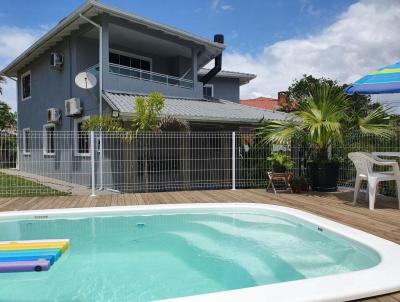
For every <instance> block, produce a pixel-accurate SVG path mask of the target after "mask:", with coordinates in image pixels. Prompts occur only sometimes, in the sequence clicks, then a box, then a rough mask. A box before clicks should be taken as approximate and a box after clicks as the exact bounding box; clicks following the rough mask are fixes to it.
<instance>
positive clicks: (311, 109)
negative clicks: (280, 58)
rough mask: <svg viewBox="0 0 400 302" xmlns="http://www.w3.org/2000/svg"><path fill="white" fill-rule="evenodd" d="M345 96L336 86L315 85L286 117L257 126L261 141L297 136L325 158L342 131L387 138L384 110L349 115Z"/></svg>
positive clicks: (283, 140)
mask: <svg viewBox="0 0 400 302" xmlns="http://www.w3.org/2000/svg"><path fill="white" fill-rule="evenodd" d="M348 107H349V101H348V99H347V96H346V95H345V94H344V93H343V92H342V91H341V90H340V89H337V88H336V87H331V86H329V85H317V86H314V87H313V89H312V90H311V91H310V94H309V96H308V97H307V98H306V100H305V102H301V104H300V105H299V108H298V109H297V110H296V111H293V112H291V113H290V116H291V117H290V118H289V119H287V120H283V121H264V122H262V123H261V125H260V127H259V128H258V130H259V134H260V135H261V136H262V140H263V142H264V143H273V144H286V143H289V142H290V141H291V140H292V139H293V138H301V139H302V140H303V141H304V142H307V143H309V144H311V145H312V147H313V149H314V150H315V154H314V155H315V157H314V158H315V159H316V160H322V161H323V160H327V159H328V149H329V147H330V146H331V145H332V144H333V143H337V142H339V143H341V142H343V138H344V137H345V135H346V134H348V133H350V132H354V131H359V132H361V133H363V134H369V135H374V136H378V137H382V138H389V137H390V136H391V135H392V134H393V130H392V128H391V127H390V126H389V121H390V115H389V113H388V109H387V108H384V107H382V106H379V107H378V108H376V109H375V110H373V111H372V112H370V113H369V114H368V115H367V116H365V117H360V116H349V115H348V114H347V111H348V110H347V109H348Z"/></svg>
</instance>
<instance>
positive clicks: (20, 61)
mask: <svg viewBox="0 0 400 302" xmlns="http://www.w3.org/2000/svg"><path fill="white" fill-rule="evenodd" d="M101 13H106V14H109V15H111V16H114V17H118V18H122V19H125V20H127V21H130V22H133V23H137V24H141V25H144V26H145V27H147V28H150V29H153V30H156V31H158V32H162V33H165V34H167V35H170V36H174V37H179V38H180V39H182V40H186V41H190V42H192V43H195V44H197V45H202V46H205V47H206V50H207V51H208V52H207V54H205V55H204V58H203V60H204V62H203V63H202V64H203V65H204V64H206V63H208V61H210V60H211V59H212V58H214V57H215V56H217V55H218V54H220V53H221V52H222V51H223V49H224V48H225V45H223V44H220V43H216V42H213V41H211V40H208V39H204V38H201V37H198V36H196V35H193V34H191V33H188V32H186V31H182V30H179V29H176V28H174V27H171V26H168V25H164V24H161V23H157V22H154V21H151V20H148V19H145V18H143V17H140V16H137V15H134V14H131V13H127V12H124V11H122V10H119V9H116V8H113V7H111V6H108V5H104V4H102V3H99V2H98V1H95V0H87V1H85V3H84V4H83V5H81V6H80V7H79V8H78V9H76V10H75V11H73V12H72V13H71V14H70V15H68V16H67V17H65V18H64V19H62V20H61V21H60V22H59V23H58V24H57V25H56V26H55V27H54V28H53V29H51V30H50V31H49V32H47V33H46V34H45V35H44V36H42V37H41V38H40V39H39V40H38V41H36V42H35V43H34V44H33V45H32V46H30V47H29V48H28V49H27V50H25V51H24V52H23V53H22V54H21V55H19V56H18V57H17V58H16V59H15V60H13V61H12V62H11V63H10V64H9V65H8V66H7V67H5V68H4V69H3V70H2V71H0V74H4V75H6V76H9V77H15V76H17V72H18V70H20V69H22V68H23V67H24V66H26V65H27V64H29V63H30V62H31V61H32V60H34V59H35V58H37V57H39V56H40V55H41V54H43V53H44V52H46V51H47V50H49V49H50V48H51V47H53V46H54V45H56V44H57V43H58V42H60V41H62V40H63V38H64V37H66V36H68V35H70V34H71V32H72V31H74V30H77V29H79V27H80V25H82V24H84V23H87V22H86V21H85V20H83V19H82V18H80V17H79V15H80V14H82V15H85V16H86V17H88V18H93V17H95V16H97V15H98V14H101ZM207 60H208V61H207Z"/></svg>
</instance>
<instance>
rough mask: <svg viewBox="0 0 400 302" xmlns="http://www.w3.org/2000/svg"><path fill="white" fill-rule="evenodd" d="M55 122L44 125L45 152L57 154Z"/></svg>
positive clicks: (46, 153)
mask: <svg viewBox="0 0 400 302" xmlns="http://www.w3.org/2000/svg"><path fill="white" fill-rule="evenodd" d="M55 128H56V127H55V126H54V124H47V125H44V126H43V154H44V155H54V154H55V138H54V131H55Z"/></svg>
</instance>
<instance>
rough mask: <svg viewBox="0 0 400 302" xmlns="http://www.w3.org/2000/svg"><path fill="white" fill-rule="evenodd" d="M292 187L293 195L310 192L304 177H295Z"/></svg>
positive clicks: (291, 183)
mask: <svg viewBox="0 0 400 302" xmlns="http://www.w3.org/2000/svg"><path fill="white" fill-rule="evenodd" d="M290 187H291V188H292V191H293V193H301V192H306V191H308V183H307V180H306V179H305V178H304V177H303V176H295V177H294V178H293V179H292V180H291V181H290Z"/></svg>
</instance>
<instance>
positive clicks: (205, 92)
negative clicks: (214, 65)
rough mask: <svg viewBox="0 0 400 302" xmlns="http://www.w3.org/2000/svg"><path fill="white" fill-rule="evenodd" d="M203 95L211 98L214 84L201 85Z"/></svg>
mask: <svg viewBox="0 0 400 302" xmlns="http://www.w3.org/2000/svg"><path fill="white" fill-rule="evenodd" d="M203 96H204V97H207V98H212V97H213V96H214V86H213V85H204V86H203Z"/></svg>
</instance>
